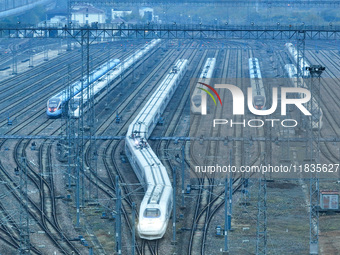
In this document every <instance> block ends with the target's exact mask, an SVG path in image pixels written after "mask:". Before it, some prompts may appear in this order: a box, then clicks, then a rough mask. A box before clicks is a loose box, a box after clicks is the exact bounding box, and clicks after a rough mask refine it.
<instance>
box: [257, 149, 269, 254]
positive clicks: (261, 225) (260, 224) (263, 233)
mask: <svg viewBox="0 0 340 255" xmlns="http://www.w3.org/2000/svg"><path fill="white" fill-rule="evenodd" d="M262 156H263V159H262V164H264V165H265V163H266V162H265V157H266V156H265V154H264V155H262ZM262 254H263V255H265V254H267V183H266V176H265V175H264V174H263V176H260V178H259V191H258V200H257V227H256V255H262Z"/></svg>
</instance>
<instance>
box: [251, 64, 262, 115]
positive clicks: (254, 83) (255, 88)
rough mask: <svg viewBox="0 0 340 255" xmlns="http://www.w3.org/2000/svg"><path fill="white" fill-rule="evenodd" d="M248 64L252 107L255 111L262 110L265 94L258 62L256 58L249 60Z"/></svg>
mask: <svg viewBox="0 0 340 255" xmlns="http://www.w3.org/2000/svg"><path fill="white" fill-rule="evenodd" d="M248 64H249V76H250V86H251V88H252V98H253V106H254V108H255V109H257V110H262V109H263V108H264V107H265V105H266V93H265V90H264V86H263V82H262V75H261V70H260V65H259V60H258V59H257V58H249V60H248Z"/></svg>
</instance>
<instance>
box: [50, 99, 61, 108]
mask: <svg viewBox="0 0 340 255" xmlns="http://www.w3.org/2000/svg"><path fill="white" fill-rule="evenodd" d="M59 104H60V99H59V98H51V99H50V100H49V101H48V107H50V108H57V107H58V106H59Z"/></svg>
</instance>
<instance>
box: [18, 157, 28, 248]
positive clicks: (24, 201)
mask: <svg viewBox="0 0 340 255" xmlns="http://www.w3.org/2000/svg"><path fill="white" fill-rule="evenodd" d="M27 178H28V177H27V165H26V158H24V157H22V158H21V170H20V184H19V187H20V201H21V203H20V212H19V216H20V223H19V228H20V229H19V234H20V246H19V254H20V255H26V254H31V244H30V229H29V214H28V187H27Z"/></svg>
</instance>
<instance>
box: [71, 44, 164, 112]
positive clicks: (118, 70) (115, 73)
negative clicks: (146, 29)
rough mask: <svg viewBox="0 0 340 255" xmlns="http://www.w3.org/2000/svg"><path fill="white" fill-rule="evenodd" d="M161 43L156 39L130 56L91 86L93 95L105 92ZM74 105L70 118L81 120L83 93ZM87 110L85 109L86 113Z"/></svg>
mask: <svg viewBox="0 0 340 255" xmlns="http://www.w3.org/2000/svg"><path fill="white" fill-rule="evenodd" d="M160 41H161V39H154V40H152V41H151V42H149V43H148V44H146V45H145V46H143V47H142V48H141V49H139V50H137V51H136V52H135V53H133V54H132V55H130V56H129V57H128V58H127V59H125V60H124V61H122V62H120V63H119V64H118V65H117V66H116V67H115V68H114V69H112V70H111V71H110V72H108V73H107V74H106V75H105V77H103V78H102V79H99V80H97V81H95V82H93V83H92V84H91V85H90V89H92V93H93V95H94V96H96V95H97V94H98V93H99V92H101V91H103V90H104V89H105V88H106V87H107V86H108V84H110V83H111V82H112V81H114V80H115V79H116V78H118V77H120V75H121V74H122V73H124V72H125V71H126V70H128V69H129V68H130V67H131V66H132V65H133V63H136V62H138V61H139V60H140V59H141V58H143V57H144V56H146V55H147V54H149V52H150V51H151V50H152V49H153V48H154V47H155V46H156V45H157V44H158V43H159V42H160ZM87 99H88V96H87V89H85V90H84V91H83V105H84V106H86V104H87ZM72 101H73V102H72V105H70V107H69V111H68V112H69V116H71V117H74V118H79V116H80V114H81V113H80V101H81V93H78V94H77V95H76V96H74V97H73V100H72ZM86 110H87V108H86V107H85V108H84V111H86Z"/></svg>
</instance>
